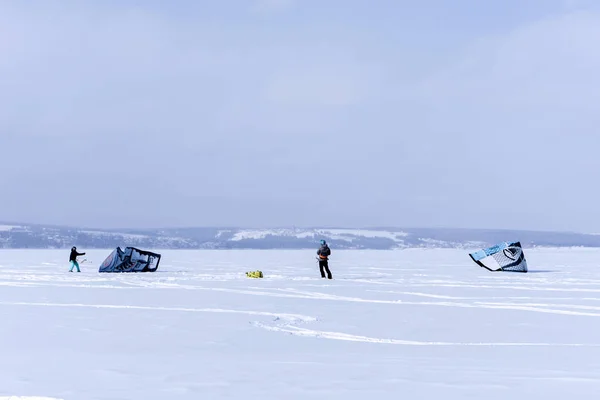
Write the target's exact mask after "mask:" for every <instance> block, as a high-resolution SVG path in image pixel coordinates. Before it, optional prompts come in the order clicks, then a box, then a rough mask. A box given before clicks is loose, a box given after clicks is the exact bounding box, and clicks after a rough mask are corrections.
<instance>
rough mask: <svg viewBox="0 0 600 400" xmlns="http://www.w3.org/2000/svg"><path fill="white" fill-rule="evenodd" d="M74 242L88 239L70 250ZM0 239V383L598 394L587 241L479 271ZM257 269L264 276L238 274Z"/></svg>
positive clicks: (594, 282)
mask: <svg viewBox="0 0 600 400" xmlns="http://www.w3.org/2000/svg"><path fill="white" fill-rule="evenodd" d="M80 250H84V249H80ZM110 251H112V249H108V250H104V251H99V250H93V251H89V252H88V254H87V258H88V260H90V261H91V264H90V263H89V262H86V263H83V264H82V265H81V267H82V269H83V271H82V272H81V273H79V274H78V273H69V272H67V270H68V268H69V266H68V263H67V259H68V250H67V251H56V250H2V251H0V321H1V323H0V348H1V350H0V397H2V396H11V395H12V396H46V397H51V398H58V399H65V400H92V399H105V400H106V399H128V400H130V399H144V400H150V399H156V400H158V399H160V400H164V399H169V400H174V399H207V400H208V399H225V398H227V399H244V400H246V399H261V400H264V399H277V400H283V399H285V400H288V399H327V400H334V399H340V400H350V399H352V400H355V399H360V400H362V399H391V400H397V399H411V400H412V399H415V400H417V399H419V400H420V399H435V400H439V399H444V400H454V399H486V400H505V399H511V400H517V399H523V400H532V399H537V398H540V399H544V400H550V399H556V400H564V399H595V398H597V397H598V395H600V329H599V328H600V323H599V321H600V319H596V318H598V317H600V250H592V249H536V250H527V249H526V256H527V258H528V261H529V268H530V272H529V273H528V274H518V273H491V272H488V271H486V270H483V269H481V268H479V267H478V266H476V265H475V264H474V263H473V262H472V261H471V260H470V259H469V257H468V255H467V253H466V252H465V251H463V250H425V249H422V250H419V249H411V250H402V251H336V250H335V249H333V251H334V253H333V256H332V259H331V269H332V271H333V274H334V280H331V281H329V280H322V279H320V277H319V273H318V268H317V265H316V260H315V254H314V251H312V250H310V251H259V250H254V251H209V250H206V251H187V250H169V251H163V252H162V254H163V259H162V261H161V265H160V268H159V271H158V272H156V273H147V274H99V273H98V272H97V270H98V266H99V264H100V263H101V262H102V261H103V259H104V258H105V257H106V256H107V255H108V254H109V253H110ZM256 269H260V270H262V271H263V273H264V276H265V278H264V279H250V278H247V277H246V276H245V272H246V271H252V270H256Z"/></svg>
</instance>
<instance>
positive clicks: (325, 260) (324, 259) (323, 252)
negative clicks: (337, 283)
mask: <svg viewBox="0 0 600 400" xmlns="http://www.w3.org/2000/svg"><path fill="white" fill-rule="evenodd" d="M330 255H331V249H330V248H329V246H327V242H325V241H324V240H321V247H319V250H317V256H318V260H319V270H321V278H325V272H327V279H332V278H331V271H330V270H329V256H330Z"/></svg>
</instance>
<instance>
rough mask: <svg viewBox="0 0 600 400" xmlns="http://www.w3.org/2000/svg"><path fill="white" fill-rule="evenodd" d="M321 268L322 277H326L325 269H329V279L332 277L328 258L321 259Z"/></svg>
mask: <svg viewBox="0 0 600 400" xmlns="http://www.w3.org/2000/svg"><path fill="white" fill-rule="evenodd" d="M319 269H320V270H321V278H325V271H327V279H331V271H330V270H329V264H328V262H327V260H319Z"/></svg>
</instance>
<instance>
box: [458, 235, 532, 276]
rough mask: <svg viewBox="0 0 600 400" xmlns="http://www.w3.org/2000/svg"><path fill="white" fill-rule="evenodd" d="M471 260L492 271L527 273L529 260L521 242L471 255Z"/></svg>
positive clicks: (507, 243)
mask: <svg viewBox="0 0 600 400" xmlns="http://www.w3.org/2000/svg"><path fill="white" fill-rule="evenodd" d="M469 256H471V259H472V260H473V261H475V262H476V263H477V265H479V266H480V267H483V268H485V269H487V270H490V271H511V272H527V260H525V253H523V248H522V247H521V243H520V242H504V243H500V244H497V245H495V246H492V247H488V248H487V249H482V250H479V251H476V252H474V253H470V254H469Z"/></svg>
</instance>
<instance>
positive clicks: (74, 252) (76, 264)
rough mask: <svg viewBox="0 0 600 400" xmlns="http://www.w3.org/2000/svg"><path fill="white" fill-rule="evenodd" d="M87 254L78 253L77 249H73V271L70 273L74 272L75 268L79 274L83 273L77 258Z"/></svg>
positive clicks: (71, 256) (71, 258) (71, 259)
mask: <svg viewBox="0 0 600 400" xmlns="http://www.w3.org/2000/svg"><path fill="white" fill-rule="evenodd" d="M83 255H85V253H78V252H77V247H75V246H73V247H71V255H70V256H69V262H70V263H71V269H69V272H73V268H77V272H81V270H80V269H79V263H78V262H77V256H83Z"/></svg>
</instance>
